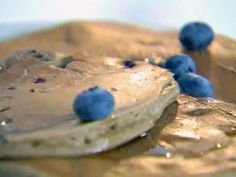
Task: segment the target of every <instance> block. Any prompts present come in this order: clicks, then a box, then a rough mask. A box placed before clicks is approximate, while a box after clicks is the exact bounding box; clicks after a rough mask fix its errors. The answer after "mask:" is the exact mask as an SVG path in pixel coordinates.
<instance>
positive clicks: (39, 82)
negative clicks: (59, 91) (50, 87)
mask: <svg viewBox="0 0 236 177" xmlns="http://www.w3.org/2000/svg"><path fill="white" fill-rule="evenodd" d="M44 82H46V79H44V78H41V77H39V78H37V79H36V80H35V81H34V83H35V84H41V83H44Z"/></svg>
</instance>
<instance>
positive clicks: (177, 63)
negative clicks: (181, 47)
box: [164, 54, 196, 80]
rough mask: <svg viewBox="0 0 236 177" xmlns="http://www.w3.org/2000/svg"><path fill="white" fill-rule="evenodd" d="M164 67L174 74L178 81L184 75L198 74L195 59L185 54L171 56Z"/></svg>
mask: <svg viewBox="0 0 236 177" xmlns="http://www.w3.org/2000/svg"><path fill="white" fill-rule="evenodd" d="M164 67H165V68H166V69H168V70H170V71H171V72H172V73H174V78H175V79H176V80H177V79H178V78H179V77H180V76H181V75H182V74H184V73H188V72H196V66H195V63H194V61H193V59H192V58H191V57H190V56H188V55H185V54H179V55H173V56H171V57H170V58H168V59H167V60H166V63H165V64H164Z"/></svg>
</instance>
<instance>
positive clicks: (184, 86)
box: [177, 73, 213, 97]
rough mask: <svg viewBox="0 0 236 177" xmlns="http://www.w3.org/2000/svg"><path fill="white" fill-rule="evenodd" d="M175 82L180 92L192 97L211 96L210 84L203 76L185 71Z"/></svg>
mask: <svg viewBox="0 0 236 177" xmlns="http://www.w3.org/2000/svg"><path fill="white" fill-rule="evenodd" d="M177 82H178V84H179V87H180V91H181V93H186V94H188V95H191V96H193V97H213V88H212V85H211V83H210V81H209V80H207V79H206V78H205V77H203V76H200V75H197V74H194V73H185V74H184V75H182V76H181V77H180V78H179V79H178V80H177Z"/></svg>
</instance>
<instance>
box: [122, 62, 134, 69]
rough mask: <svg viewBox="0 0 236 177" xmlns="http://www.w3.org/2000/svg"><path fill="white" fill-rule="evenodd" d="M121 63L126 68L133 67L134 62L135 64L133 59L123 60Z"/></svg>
mask: <svg viewBox="0 0 236 177" xmlns="http://www.w3.org/2000/svg"><path fill="white" fill-rule="evenodd" d="M123 65H124V66H125V67H126V68H133V67H135V66H136V64H135V63H134V62H133V61H130V60H126V61H124V63H123Z"/></svg>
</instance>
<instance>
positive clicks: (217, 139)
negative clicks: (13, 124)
mask: <svg viewBox="0 0 236 177" xmlns="http://www.w3.org/2000/svg"><path fill="white" fill-rule="evenodd" d="M178 102H179V104H177V103H174V104H172V105H170V106H169V107H168V108H167V109H166V110H165V111H164V113H163V115H162V117H161V119H159V120H158V121H157V122H156V124H155V126H154V127H153V128H152V129H151V130H150V131H148V132H146V133H143V134H141V135H140V137H138V138H136V139H135V140H133V141H131V142H129V143H127V144H125V145H123V146H120V147H117V148H115V149H113V150H109V151H106V152H102V153H99V154H93V155H89V156H84V157H79V158H76V157H75V158H53V159H52V158H40V159H21V160H11V161H10V160H8V161H7V160H5V161H1V162H0V169H1V170H0V176H4V175H6V174H8V176H11V173H12V171H14V173H13V174H16V173H17V174H19V176H20V175H21V176H24V175H25V176H26V175H31V174H33V175H35V176H46V177H47V176H48V177H50V176H53V177H54V176H58V177H61V176H70V177H76V176H82V177H83V176H86V177H87V176H88V177H89V176H92V177H99V176H102V177H103V176H104V177H108V176H111V177H112V176H120V177H126V176H127V177H128V176H137V177H141V176H163V175H164V176H174V177H175V176H176V177H178V176H188V175H195V176H207V177H208V176H209V177H210V176H219V177H231V176H235V174H236V171H234V169H235V168H236V164H235V161H236V155H235V147H236V139H235V136H234V135H235V127H236V120H235V117H234V116H232V115H229V114H227V113H226V112H227V110H225V109H223V107H221V111H219V110H216V109H215V107H217V106H218V104H219V103H218V102H217V101H213V102H212V101H211V102H209V101H208V100H207V101H206V100H203V103H201V102H196V100H194V99H190V100H188V99H185V98H180V99H179V100H178ZM215 104H216V105H215ZM177 108H178V109H177ZM177 110H178V111H177ZM222 164H224V165H223V166H222Z"/></svg>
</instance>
